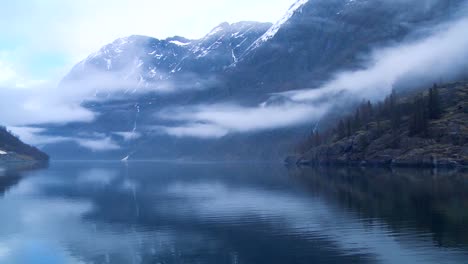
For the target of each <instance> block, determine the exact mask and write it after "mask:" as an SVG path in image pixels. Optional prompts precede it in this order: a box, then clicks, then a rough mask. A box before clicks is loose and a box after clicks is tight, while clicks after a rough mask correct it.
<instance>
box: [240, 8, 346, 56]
mask: <svg viewBox="0 0 468 264" xmlns="http://www.w3.org/2000/svg"><path fill="white" fill-rule="evenodd" d="M351 1H353V0H351ZM307 2H309V0H297V2H295V3H294V4H293V5H292V6H291V7H290V8H289V10H288V12H286V14H285V15H284V16H283V17H282V18H281V19H280V20H278V21H277V22H276V23H275V24H274V25H273V26H271V28H270V29H268V31H267V32H265V34H263V35H262V36H261V37H260V38H259V39H258V40H257V41H255V42H254V43H253V44H252V46H251V47H250V48H249V49H251V48H255V47H258V46H260V45H261V43H263V42H266V41H268V40H269V39H271V38H273V37H274V36H275V35H276V33H278V31H279V30H280V28H281V26H282V25H283V24H284V23H286V22H287V21H288V20H289V19H290V18H291V17H292V16H293V15H294V13H296V12H298V11H300V9H301V7H302V6H304V5H305V4H306V3H307Z"/></svg>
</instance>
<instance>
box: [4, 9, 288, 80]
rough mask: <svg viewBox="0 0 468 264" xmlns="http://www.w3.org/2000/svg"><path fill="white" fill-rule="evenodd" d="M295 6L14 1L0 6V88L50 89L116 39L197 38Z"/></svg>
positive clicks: (269, 18)
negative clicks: (221, 26) (47, 86)
mask: <svg viewBox="0 0 468 264" xmlns="http://www.w3.org/2000/svg"><path fill="white" fill-rule="evenodd" d="M294 2H295V0H255V1H249V0H198V1H188V0H170V1H168V0H164V1H163V0H99V1H95V0H79V1H78V0H15V1H1V3H0V28H1V33H0V86H18V87H19V88H24V87H31V86H37V85H41V84H42V85H43V84H44V83H47V84H50V85H52V84H53V83H54V82H55V83H56V82H58V81H59V80H60V78H61V77H62V76H63V75H65V74H66V73H67V72H68V71H69V70H70V68H71V67H72V66H73V65H74V64H75V63H77V62H79V61H80V60H82V59H83V58H85V57H86V56H87V55H89V54H90V53H92V52H95V51H97V50H99V48H100V47H102V46H103V45H105V44H107V43H110V42H112V41H113V40H115V39H117V38H119V37H125V36H129V35H135V34H138V35H147V36H153V37H157V38H166V37H171V36H174V35H180V36H184V37H187V38H200V37H202V36H204V35H205V34H207V33H208V32H209V31H210V30H211V29H212V28H214V27H215V26H217V25H218V24H220V23H221V22H224V21H227V22H231V23H233V22H237V21H243V20H254V21H261V22H275V21H277V20H278V19H280V18H281V17H282V16H283V14H284V13H285V12H286V11H287V10H288V8H289V6H291V5H292V4H293V3H294Z"/></svg>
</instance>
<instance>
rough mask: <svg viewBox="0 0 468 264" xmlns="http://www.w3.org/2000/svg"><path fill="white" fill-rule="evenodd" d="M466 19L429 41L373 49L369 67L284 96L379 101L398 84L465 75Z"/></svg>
mask: <svg viewBox="0 0 468 264" xmlns="http://www.w3.org/2000/svg"><path fill="white" fill-rule="evenodd" d="M467 29H468V19H467V18H464V19H461V20H459V21H456V22H453V23H450V24H448V25H444V26H441V27H438V28H437V29H436V30H435V32H434V33H433V34H432V35H431V36H430V37H428V38H425V39H423V40H420V41H416V42H411V43H404V44H400V45H398V46H395V47H389V48H385V49H379V50H376V51H375V52H374V53H373V55H372V59H371V61H370V63H369V65H368V66H367V67H366V68H365V69H363V70H358V71H349V72H342V73H339V74H337V75H336V78H334V79H333V80H331V81H329V82H328V83H326V84H325V85H323V86H322V87H319V88H318V89H309V90H302V91H298V92H292V93H286V95H287V96H289V97H290V98H291V99H293V100H295V101H300V102H304V101H315V100H319V99H320V98H323V97H324V96H325V95H326V96H333V95H337V94H339V93H342V92H343V91H345V92H347V93H346V95H347V96H349V95H352V96H354V97H357V98H362V97H365V98H373V99H381V98H382V97H384V96H386V95H387V94H388V93H389V92H390V91H391V89H392V88H393V87H395V86H397V85H405V84H410V85H408V86H411V84H413V83H414V82H416V83H417V85H418V86H419V87H420V86H423V85H428V84H430V83H433V82H440V81H448V80H450V79H452V78H456V77H458V76H460V75H461V74H465V76H466V75H467V73H468V34H467Z"/></svg>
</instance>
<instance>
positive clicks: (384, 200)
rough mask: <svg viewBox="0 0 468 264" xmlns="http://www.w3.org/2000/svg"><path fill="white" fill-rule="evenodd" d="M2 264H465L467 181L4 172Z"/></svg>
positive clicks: (222, 170) (134, 170)
mask: <svg viewBox="0 0 468 264" xmlns="http://www.w3.org/2000/svg"><path fill="white" fill-rule="evenodd" d="M0 212H1V217H0V263H7V264H16V263H18V264H29V263H34V264H36V263H44V264H55V263H73V264H74V263H99V264H100V263H116V264H119V263H161V264H163V263H209V264H223V263H233V264H234V263H252V264H261V263H266V264H275V263H278V264H286V263H399V264H401V263H468V176H467V175H466V174H463V173H460V172H435V171H423V170H397V171H390V170H386V169H368V170H363V169H328V170H324V169H322V170H314V169H297V168H295V169H287V168H285V167H283V166H281V165H275V164H182V163H156V162H155V163H151V162H131V163H117V162H116V163H111V162H109V163H106V162H95V163H88V162H60V163H52V164H50V165H49V167H48V168H40V169H36V170H31V169H30V168H2V169H0Z"/></svg>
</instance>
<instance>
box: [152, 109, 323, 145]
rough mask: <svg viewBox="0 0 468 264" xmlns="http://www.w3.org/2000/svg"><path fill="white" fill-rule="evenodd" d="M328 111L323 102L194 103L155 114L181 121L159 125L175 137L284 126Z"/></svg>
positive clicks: (292, 124)
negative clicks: (243, 104) (174, 124)
mask: <svg viewBox="0 0 468 264" xmlns="http://www.w3.org/2000/svg"><path fill="white" fill-rule="evenodd" d="M326 111H327V106H324V105H308V104H288V103H285V104H280V105H266V104H261V105H259V106H257V107H242V106H239V105H233V104H220V105H210V106H196V107H192V108H191V109H188V108H175V109H171V110H166V111H164V112H161V113H159V114H158V117H160V118H162V119H165V120H171V121H177V122H181V123H182V124H181V125H177V126H172V127H158V128H159V129H160V130H162V131H163V132H165V133H167V134H169V135H173V136H177V137H183V136H189V137H200V138H210V137H214V138H218V137H222V136H225V135H227V134H228V133H247V132H256V131H262V130H270V129H276V128H284V127H289V126H294V125H299V124H302V123H307V122H310V121H311V120H314V119H317V118H319V117H320V116H322V115H323V114H324V113H325V112H326Z"/></svg>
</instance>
